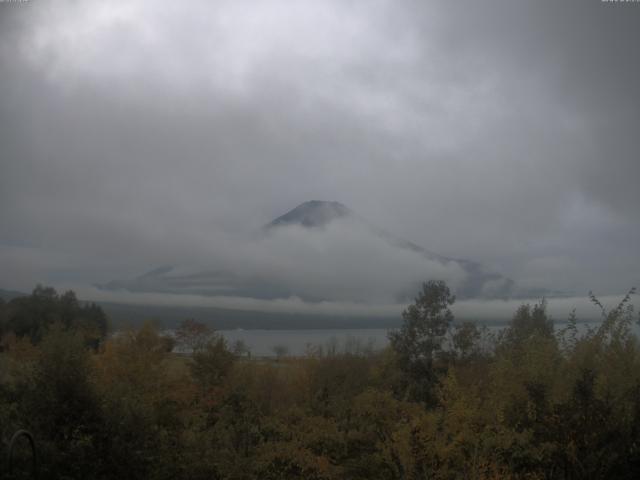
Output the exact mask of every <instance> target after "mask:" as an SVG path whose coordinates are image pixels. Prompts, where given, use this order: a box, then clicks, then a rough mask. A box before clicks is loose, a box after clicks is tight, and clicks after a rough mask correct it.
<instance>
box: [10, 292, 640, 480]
mask: <svg viewBox="0 0 640 480" xmlns="http://www.w3.org/2000/svg"><path fill="white" fill-rule="evenodd" d="M630 300H631V296H630V295H628V296H627V297H626V298H625V299H624V300H623V301H622V302H621V303H620V305H619V306H618V307H616V308H615V309H613V310H610V311H606V310H605V309H604V308H603V307H602V306H601V305H600V304H599V302H598V300H597V299H596V298H595V297H592V301H593V303H594V308H600V309H601V310H602V323H601V324H600V326H599V327H598V328H596V329H593V330H590V331H588V332H586V333H584V334H579V333H578V329H577V327H576V322H577V319H576V318H575V316H572V318H570V319H569V322H568V324H567V327H566V328H564V329H562V330H554V328H553V324H552V321H551V320H550V319H549V318H548V315H547V312H546V309H545V303H544V302H541V303H538V304H534V305H523V306H522V307H520V308H519V309H518V310H517V311H516V312H514V316H513V318H512V321H511V323H510V324H509V326H508V327H507V328H506V329H505V330H504V331H503V332H502V333H500V334H498V335H491V334H489V332H488V331H487V330H483V329H480V328H478V327H477V326H476V325H475V324H473V323H463V324H459V323H456V321H455V319H454V318H453V315H452V313H451V311H450V310H449V307H450V306H451V305H452V304H453V302H454V301H455V298H454V297H453V296H452V295H451V293H450V292H449V289H448V287H447V286H446V284H444V283H442V282H428V283H425V284H424V285H423V288H422V290H421V291H420V292H419V295H418V296H417V298H416V300H415V302H414V304H412V305H410V306H409V307H408V308H407V309H406V310H405V311H404V312H403V324H402V327H401V328H400V329H398V330H395V331H390V333H389V338H390V346H389V347H388V348H387V349H386V350H384V351H379V352H372V351H370V350H368V349H366V348H359V346H358V345H357V344H352V345H351V346H350V347H349V348H347V349H346V350H344V351H340V352H336V351H333V350H327V349H326V348H322V346H316V348H310V349H309V352H308V355H306V356H305V357H301V358H287V357H282V358H278V359H272V360H265V359H254V358H251V357H250V355H248V352H247V351H246V349H244V348H243V346H242V345H234V346H229V345H227V344H226V343H225V341H224V339H223V338H221V337H220V336H218V335H216V334H215V332H212V331H211V330H209V328H208V327H206V326H205V325H202V324H199V323H198V322H195V321H185V322H183V323H182V325H181V327H180V328H179V329H178V331H177V334H176V337H175V338H165V337H163V336H161V335H160V333H159V332H158V331H157V330H156V329H154V327H153V326H152V325H151V324H147V325H145V326H143V327H141V328H139V329H136V330H131V331H126V332H119V333H118V334H117V335H111V336H108V335H107V325H106V318H105V316H104V314H103V313H102V311H101V309H100V308H99V307H97V306H81V305H80V304H79V303H78V301H77V299H76V298H75V295H74V294H73V293H72V292H67V293H64V294H61V295H59V294H57V293H56V292H55V291H54V290H52V289H48V288H42V287H38V288H36V290H34V292H33V294H32V295H30V296H28V297H22V298H17V299H14V300H11V301H9V302H4V301H0V329H1V330H0V332H1V333H2V342H1V349H2V350H1V352H0V427H1V428H2V433H3V438H7V437H8V436H10V435H11V434H12V433H13V432H14V431H16V430H18V429H21V428H24V429H27V430H28V431H29V432H31V433H32V435H33V436H34V438H35V440H36V448H37V452H38V468H39V474H40V478H51V479H57V478H73V479H108V478H127V479H138V478H139V479H142V478H145V479H146V478H148V479H196V480H197V479H238V480H240V479H261V480H263V479H266V480H269V479H318V480H319V479H363V480H364V479H427V478H429V479H431V478H438V479H457V478H470V479H497V478H523V479H524V478H526V479H582V478H618V479H619V478H629V479H631V478H638V476H639V475H640V344H639V343H638V339H637V338H636V336H635V335H634V334H633V332H632V325H633V323H634V322H636V321H637V320H638V317H637V315H636V314H635V313H634V310H633V307H632V306H631V304H630ZM176 343H178V344H179V345H180V346H182V347H187V348H189V349H191V350H193V352H194V353H193V355H191V356H184V355H178V354H176V353H173V350H174V347H175V346H176ZM24 447H25V446H24V445H18V447H17V448H16V451H15V459H16V460H15V462H14V465H13V473H12V475H13V476H14V477H15V478H22V477H20V475H22V474H23V473H25V472H26V473H28V471H29V469H30V466H29V461H28V460H29V459H28V452H27V451H26V449H25V448H24ZM3 448H6V446H4V447H3ZM4 453H5V452H4V451H3V457H2V458H5V457H4ZM0 468H2V470H0V471H2V473H3V475H5V476H8V477H7V478H11V476H9V473H8V470H7V469H8V465H6V464H2V465H1V467H0Z"/></svg>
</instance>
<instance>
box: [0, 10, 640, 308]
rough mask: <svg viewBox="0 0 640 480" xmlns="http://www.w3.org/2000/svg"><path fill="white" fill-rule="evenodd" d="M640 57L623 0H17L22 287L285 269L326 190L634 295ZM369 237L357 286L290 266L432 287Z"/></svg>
mask: <svg viewBox="0 0 640 480" xmlns="http://www.w3.org/2000/svg"><path fill="white" fill-rule="evenodd" d="M639 48H640V3H612V2H604V3H603V2H601V1H599V0H579V1H578V0H575V1H561V2H560V1H529V2H513V1H507V0H505V1H482V2H478V1H475V0H474V1H472V0H458V1H455V2H451V1H444V0H443V1H439V2H434V1H391V0H367V1H356V0H349V1H345V0H339V1H338V0H336V1H319V0H296V1H271V0H266V1H261V2H249V1H242V0H229V1H198V0H193V1H190V2H157V1H150V0H126V1H124V0H123V1H116V0H111V1H106V2H105V1H97V0H96V1H82V2H80V1H67V2H63V1H55V2H54V1H52V2H45V1H39V0H29V1H26V2H19V3H14V2H0V288H5V289H20V290H29V289H31V288H32V287H33V285H34V284H35V283H37V282H44V283H48V284H53V285H54V286H59V287H63V286H74V287H75V288H77V289H79V290H80V291H83V292H86V293H87V294H90V293H91V290H90V289H89V286H90V285H93V284H95V283H101V282H107V281H109V280H113V279H119V278H131V277H133V276H136V275H140V274H142V273H144V272H145V271H148V270H151V269H153V268H156V267H158V266H160V265H176V266H182V265H188V266H190V267H194V266H197V265H199V264H202V265H205V266H206V267H207V268H214V267H215V265H216V264H217V263H219V262H223V263H224V268H225V269H227V270H232V271H234V273H235V270H234V268H237V270H238V271H243V272H247V271H249V272H250V273H251V275H256V272H258V271H262V274H263V275H267V274H268V273H270V272H273V270H272V269H273V263H274V262H276V263H279V264H280V263H282V262H285V263H286V260H285V259H286V258H287V255H288V254H289V252H290V251H291V250H290V249H289V246H290V245H291V244H292V242H293V241H294V240H295V238H294V239H291V238H288V239H287V242H288V243H287V244H286V245H285V247H282V245H281V246H280V247H277V248H276V247H274V248H276V250H277V252H276V253H274V250H273V249H269V248H267V247H265V246H264V245H261V246H257V244H256V241H255V237H254V235H255V232H256V231H257V230H258V229H259V228H260V227H261V226H262V225H263V224H265V223H267V222H269V221H270V220H272V219H273V218H275V217H277V216H278V215H281V214H282V213H284V212H286V211H287V210H290V209H291V208H293V207H295V206H296V205H298V204H299V203H301V202H303V201H305V200H310V199H322V200H336V201H340V202H342V203H343V204H345V205H347V206H348V207H349V208H351V209H352V210H353V211H355V212H357V213H358V214H359V215H360V216H361V217H363V218H366V219H367V220H368V221H370V222H371V223H372V224H374V225H377V226H379V227H382V228H384V229H386V230H387V231H390V232H393V233H394V234H395V235H397V236H398V237H401V238H406V239H408V240H411V241H413V242H414V243H416V244H419V245H422V246H424V247H426V248H428V249H429V250H431V251H434V252H437V253H439V254H442V255H447V256H453V257H462V258H470V259H473V260H476V261H479V262H482V263H483V264H484V265H486V266H487V267H488V268H489V269H491V270H493V271H497V272H500V273H502V274H504V275H505V276H508V277H510V278H512V279H513V280H514V281H515V282H516V283H517V284H518V285H524V286H531V287H540V288H548V289H553V290H562V291H566V292H568V293H570V294H572V295H576V296H581V295H584V294H585V293H586V292H587V291H589V290H590V289H593V290H594V291H596V292H598V293H601V294H603V295H605V294H619V293H623V292H624V291H626V290H627V289H628V288H629V287H631V286H633V285H638V286H640V252H639V250H638V248H639V246H640V213H639V211H638V206H639V205H640V188H639V185H640V184H639V180H640V156H639V153H640V50H639ZM328 235H329V236H328V237H326V238H327V241H328V242H331V243H329V244H328V245H331V247H327V248H326V249H325V250H324V251H325V252H326V253H327V255H329V254H331V253H332V252H334V247H333V245H334V244H340V242H341V240H340V238H341V235H340V234H339V232H336V231H332V232H330V234H328ZM323 238H324V237H323ZM310 241H311V242H312V244H313V245H312V248H313V249H314V252H316V253H317V252H318V251H322V248H320V250H318V245H317V244H316V243H313V242H317V240H310ZM323 241H324V240H321V243H322V242H323ZM349 241H350V242H351V243H350V244H349V245H350V246H349V247H345V248H343V249H342V250H340V252H341V254H344V255H345V256H348V257H349V258H351V259H352V261H351V262H350V263H349V262H347V263H345V262H343V261H342V260H335V263H336V264H338V265H342V266H343V268H344V269H347V270H348V272H345V271H342V270H341V271H339V274H336V273H335V272H334V273H333V274H331V272H330V270H331V269H329V268H324V269H323V268H320V267H321V266H322V265H323V264H324V262H325V260H326V257H323V256H322V255H317V258H316V261H317V263H316V264H314V263H312V260H309V261H308V262H306V263H305V264H304V265H303V268H301V269H296V266H295V265H286V266H285V267H281V269H280V270H279V271H278V272H277V275H280V276H288V277H287V278H288V279H289V282H294V283H301V284H305V288H309V289H312V288H317V289H319V291H323V292H324V291H329V292H334V293H335V295H333V296H331V295H329V294H328V297H331V298H334V299H335V300H336V301H341V302H345V301H348V300H350V299H349V298H343V297H344V295H340V294H339V293H336V292H340V291H342V286H343V285H340V284H338V285H336V282H339V281H340V278H344V279H345V280H344V282H345V284H344V286H345V288H346V287H349V288H351V290H349V288H347V290H348V291H354V292H356V293H355V294H354V295H355V296H354V297H353V298H352V299H351V300H353V301H354V302H356V303H357V302H358V301H361V300H362V298H364V297H362V295H361V293H362V292H360V291H361V290H362V289H363V288H366V289H367V291H368V292H370V293H375V294H376V295H378V294H380V295H382V293H381V292H382V291H384V290H385V289H387V288H389V289H391V288H392V286H391V284H392V283H393V282H397V283H399V284H400V283H402V282H403V281H405V280H406V279H407V278H408V277H407V275H409V276H410V277H411V279H414V278H417V277H419V276H420V275H421V272H420V271H416V269H415V268H414V267H412V266H411V265H412V262H411V260H410V259H407V258H404V257H403V258H401V259H395V258H392V255H394V253H393V252H388V254H387V252H385V251H379V250H376V249H377V248H378V247H371V249H370V250H371V252H372V253H371V258H372V260H370V261H368V260H366V259H364V257H365V255H364V254H363V255H360V256H358V255H356V256H355V257H354V256H352V255H351V253H352V252H353V248H352V247H353V245H354V242H358V243H364V244H366V241H365V240H363V239H362V238H360V237H359V236H357V235H352V236H351V237H350V240H349ZM367 248H368V247H367ZM265 249H266V250H268V253H266V254H265V255H266V256H267V257H268V259H267V260H265V255H262V256H261V254H260V252H262V251H263V250H265ZM363 251H368V250H363ZM345 252H346V253H345ZM305 257H308V255H306V254H305ZM336 258H337V257H336ZM291 263H295V262H291ZM365 264H367V265H366V267H363V265H365ZM265 265H268V268H267V267H265V268H264V269H263V267H264V266H265ZM314 265H318V269H317V271H316V270H315V268H314ZM375 265H378V267H375ZM261 269H262V270H261ZM352 272H355V273H353V274H351V273H352ZM405 272H410V273H405ZM332 275H333V276H332ZM428 275H429V274H428V273H425V276H428ZM336 276H337V277H336ZM381 277H384V280H381V281H380V282H376V281H374V280H372V279H375V278H381ZM363 278H366V279H369V280H368V281H369V283H366V284H361V285H359V286H358V285H356V284H357V283H358V282H360V281H361V279H363ZM84 287H86V290H82V288H84ZM358 292H360V293H358ZM96 294H97V293H96ZM320 296H322V295H320ZM156 299H157V298H156ZM189 299H190V301H191V300H193V299H191V297H189ZM227 300H228V299H227ZM182 301H184V300H182ZM193 301H196V300H193ZM221 301H222V299H221ZM296 301H298V300H296ZM207 302H214V303H215V298H214V299H213V300H212V299H210V298H209V299H207ZM305 308H306V307H305Z"/></svg>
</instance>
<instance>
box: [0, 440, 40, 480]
mask: <svg viewBox="0 0 640 480" xmlns="http://www.w3.org/2000/svg"><path fill="white" fill-rule="evenodd" d="M22 437H24V438H26V439H27V442H28V443H29V447H30V449H31V472H30V473H31V475H30V476H31V478H38V456H37V450H36V441H35V439H34V438H33V435H31V433H30V432H29V431H27V430H24V429H20V430H17V431H16V432H15V433H14V434H13V435H12V436H11V440H9V441H8V442H4V443H5V444H6V445H7V447H8V448H7V473H8V475H9V478H13V477H12V475H14V474H15V473H16V472H14V471H13V470H14V467H15V459H14V451H15V449H16V446H17V444H18V440H19V439H20V438H22Z"/></svg>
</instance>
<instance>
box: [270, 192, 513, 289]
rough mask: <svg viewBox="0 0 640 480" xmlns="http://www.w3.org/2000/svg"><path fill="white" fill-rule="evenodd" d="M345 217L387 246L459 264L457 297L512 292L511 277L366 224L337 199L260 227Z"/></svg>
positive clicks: (307, 205) (301, 208)
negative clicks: (462, 277)
mask: <svg viewBox="0 0 640 480" xmlns="http://www.w3.org/2000/svg"><path fill="white" fill-rule="evenodd" d="M346 218H349V219H351V220H353V221H354V222H358V223H359V224H360V225H361V226H364V227H365V228H367V229H368V230H369V231H370V233H371V235H373V236H376V237H378V238H380V239H383V240H384V241H385V242H387V243H388V244H389V245H391V246H394V247H397V248H400V249H404V250H410V251H412V252H415V253H419V254H420V255H422V256H423V257H425V258H426V259H428V260H430V261H435V262H439V263H441V264H442V265H445V266H453V265H455V266H458V267H460V268H461V269H462V270H464V272H465V273H466V274H467V278H466V279H465V280H464V281H463V282H462V284H461V285H460V286H459V287H458V288H457V290H456V294H457V295H458V296H459V297H461V298H473V297H489V298H508V297H509V296H511V294H512V293H513V290H514V282H513V280H511V279H509V278H506V277H503V276H502V275H500V274H499V273H496V272H491V271H487V270H486V268H485V267H484V266H483V265H481V264H480V263H478V262H475V261H472V260H467V259H462V258H451V257H446V256H443V255H438V254H437V253H434V252H432V251H430V250H427V249H426V248H424V247H422V246H420V245H417V244H415V243H413V242H410V241H408V240H405V239H403V238H399V237H396V236H395V235H393V234H391V233H389V232H387V231H385V230H383V229H381V228H378V227H376V226H373V225H370V224H369V223H368V222H366V221H365V220H363V219H362V218H360V217H359V216H357V215H356V214H355V213H354V212H353V211H352V210H351V209H349V208H348V207H346V206H344V205H343V204H341V203H340V202H335V201H322V200H310V201H307V202H304V203H302V204H300V205H298V206H297V207H295V208H294V209H292V210H290V211H288V212H287V213H285V214H284V215H282V216H280V217H278V218H276V219H275V220H273V221H271V222H269V223H268V224H266V225H265V226H264V227H263V230H265V231H267V232H268V231H272V230H274V229H276V228H278V227H286V226H292V225H298V226H301V227H305V228H319V227H326V226H327V225H329V224H330V223H331V222H333V221H336V220H340V219H346Z"/></svg>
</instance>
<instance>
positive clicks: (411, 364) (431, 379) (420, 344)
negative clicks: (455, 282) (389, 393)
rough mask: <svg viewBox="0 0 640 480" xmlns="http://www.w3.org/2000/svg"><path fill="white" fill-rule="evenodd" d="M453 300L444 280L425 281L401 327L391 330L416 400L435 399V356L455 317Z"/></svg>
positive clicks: (401, 365)
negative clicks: (452, 309) (433, 390)
mask: <svg viewBox="0 0 640 480" xmlns="http://www.w3.org/2000/svg"><path fill="white" fill-rule="evenodd" d="M454 302H455V296H454V295H452V294H451V292H450V290H449V287H448V286H447V284H446V283H445V282H443V281H435V280H431V281H428V282H425V283H423V284H422V291H421V292H420V293H419V295H418V296H417V297H416V299H415V302H414V304H413V305H410V306H409V307H408V308H407V309H406V310H405V311H404V312H402V318H403V319H404V321H403V324H402V326H401V327H400V329H399V330H395V331H391V332H389V341H390V343H391V348H392V349H393V351H394V352H395V354H396V356H397V360H398V366H399V367H400V369H401V370H402V371H403V372H404V373H405V374H406V375H407V379H408V381H409V382H408V385H407V388H408V390H409V393H410V395H411V396H413V397H414V398H415V399H416V400H422V401H429V400H432V399H433V396H432V393H433V392H432V389H433V386H434V384H435V382H436V371H435V368H434V360H435V359H436V357H437V355H438V353H439V352H440V351H441V350H442V343H443V341H444V338H445V335H446V333H447V331H448V330H449V327H450V326H451V322H452V321H453V313H452V312H451V310H450V309H449V307H450V306H451V305H453V303H454Z"/></svg>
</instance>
